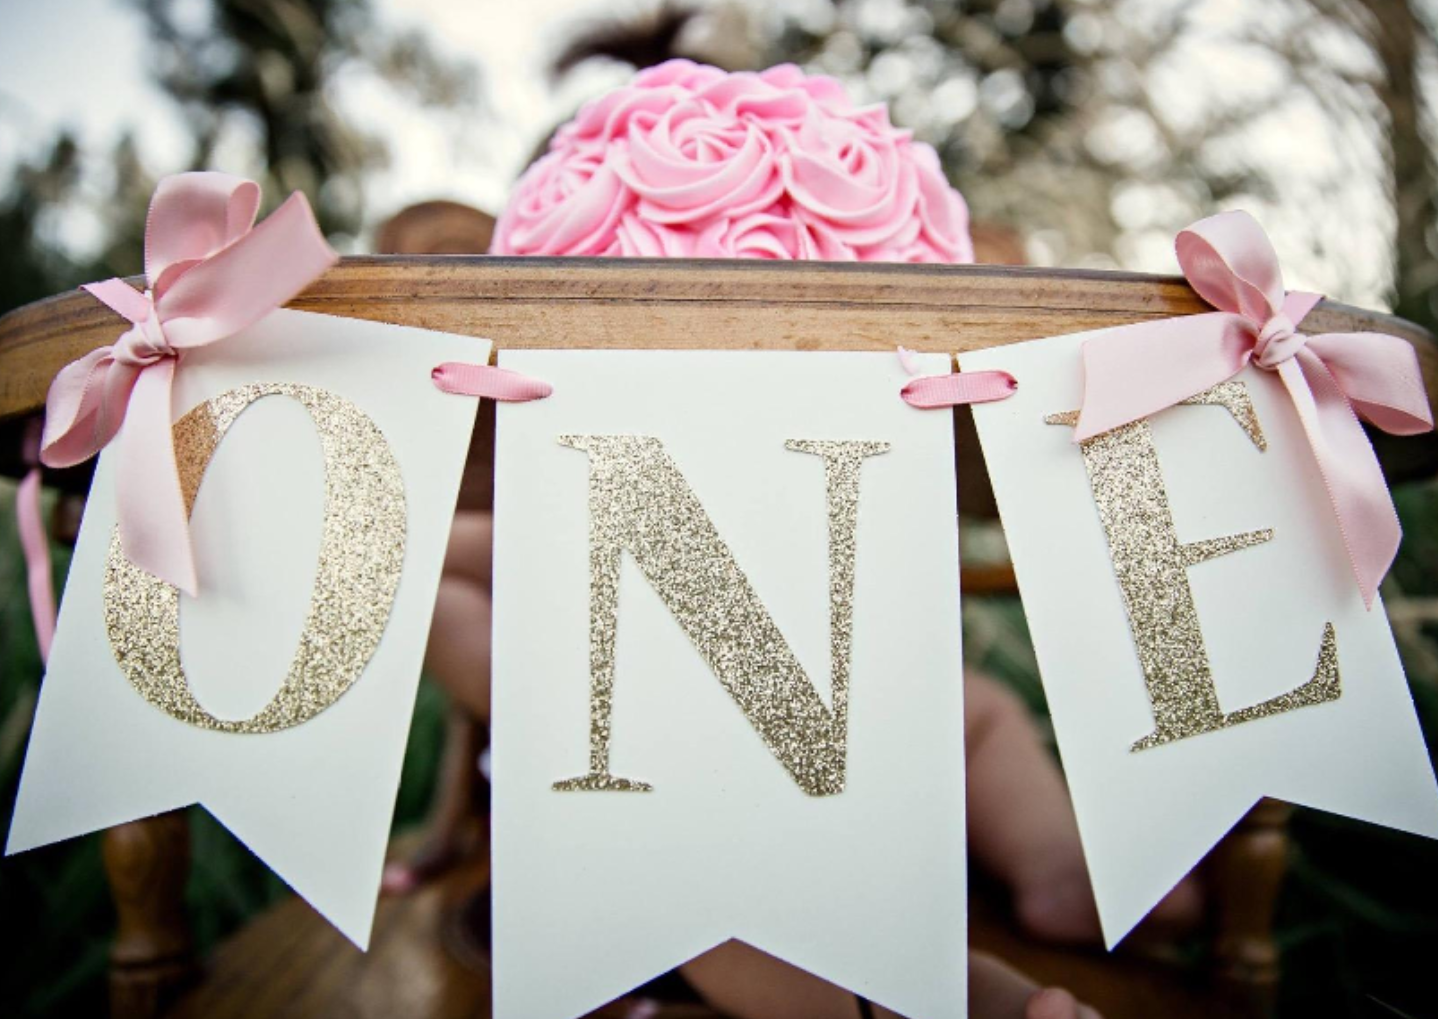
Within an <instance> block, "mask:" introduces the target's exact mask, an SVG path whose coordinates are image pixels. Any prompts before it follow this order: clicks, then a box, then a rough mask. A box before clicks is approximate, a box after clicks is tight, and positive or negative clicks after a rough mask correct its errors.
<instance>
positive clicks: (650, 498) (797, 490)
mask: <svg viewBox="0 0 1438 1019" xmlns="http://www.w3.org/2000/svg"><path fill="white" fill-rule="evenodd" d="M917 360H918V362H919V364H918V365H917V367H918V368H919V369H920V370H924V371H929V372H946V371H947V370H948V368H949V359H948V358H947V357H942V356H933V355H927V356H923V357H920V358H918V359H917ZM500 364H501V366H502V367H504V368H509V369H515V370H517V371H519V372H521V373H523V374H525V375H532V376H535V377H537V378H541V379H544V380H545V381H547V382H549V383H551V384H552V385H553V387H554V393H553V395H552V396H551V397H549V398H548V399H546V400H543V401H541V402H538V403H533V404H529V405H526V406H524V407H507V406H506V407H501V408H500V412H499V424H498V437H497V458H496V459H497V473H496V485H495V488H496V505H495V528H496V537H495V561H494V612H495V616H494V673H493V676H494V705H493V717H494V726H493V749H494V758H493V760H494V822H493V823H494V829H493V874H494V902H493V909H494V939H493V943H494V995H495V998H494V1009H495V1015H496V1016H498V1017H500V1019H505V1017H523V1019H570V1017H573V1016H578V1015H581V1014H583V1013H585V1012H588V1011H589V1010H591V1009H593V1008H594V1007H596V1006H598V1005H600V1004H601V1003H603V1002H605V1001H608V1000H610V999H612V998H614V997H616V996H618V995H620V994H622V993H624V992H625V991H627V990H629V989H631V988H633V987H635V986H636V985H638V984H640V983H643V982H644V981H646V980H648V979H650V978H652V977H654V976H656V975H658V974H660V973H662V972H664V971H665V970H667V969H669V968H671V967H673V966H675V965H677V964H679V963H682V962H684V961H685V960H687V959H690V958H693V957H694V956H696V955H698V954H700V953H702V952H704V951H706V950H707V949H709V948H711V947H713V946H715V945H718V944H721V943H723V942H725V941H727V940H729V939H739V940H741V941H744V942H747V943H748V944H750V945H753V946H755V947H757V948H760V949H763V950H764V951H766V952H769V953H771V954H772V955H775V956H777V957H779V958H781V959H784V960H786V961H788V962H790V963H793V964H795V965H797V966H800V967H802V968H803V969H806V970H808V971H810V972H812V973H814V974H817V975H818V976H821V977H823V978H825V979H827V980H830V981H832V982H834V983H837V984H839V985H841V986H843V987H846V988H848V989H850V990H852V991H854V992H855V993H857V994H861V995H863V996H864V997H866V998H869V999H871V1000H873V1001H875V1002H878V1003H879V1004H882V1005H884V1006H886V1007H888V1008H890V1009H893V1010H894V1011H896V1012H899V1013H901V1014H904V1015H913V1016H924V1017H942V1016H962V1015H963V1014H964V1012H965V1008H966V987H965V970H966V967H965V965H964V958H965V954H964V951H965V913H966V909H965V906H966V900H965V880H966V874H965V855H964V806H963V793H964V760H963V707H962V690H961V662H960V632H959V589H958V547H957V529H956V519H955V492H954V472H953V462H954V461H953V455H954V451H953V427H952V418H951V415H950V414H949V413H947V412H940V413H928V412H924V411H918V410H915V409H913V408H911V407H909V406H907V405H905V404H904V403H903V402H902V400H901V399H900V397H899V390H900V388H901V386H902V385H903V383H904V382H905V381H906V379H907V376H906V375H905V374H904V372H903V370H902V369H901V368H900V365H899V363H898V361H897V360H896V359H895V357H894V356H893V355H892V354H855V353H738V352H733V353H722V352H693V353H679V352H640V351H627V352H598V351H581V350H576V351H515V352H510V351H506V352H503V353H502V355H501V359H500Z"/></svg>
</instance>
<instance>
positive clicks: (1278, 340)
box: [1253, 311, 1308, 371]
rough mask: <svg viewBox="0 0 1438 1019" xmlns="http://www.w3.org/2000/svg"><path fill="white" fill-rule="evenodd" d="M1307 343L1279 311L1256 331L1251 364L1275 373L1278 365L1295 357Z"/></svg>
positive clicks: (1291, 322)
mask: <svg viewBox="0 0 1438 1019" xmlns="http://www.w3.org/2000/svg"><path fill="white" fill-rule="evenodd" d="M1307 342H1308V337H1306V336H1304V335H1303V334H1302V333H1300V332H1299V331H1298V329H1297V327H1295V326H1294V324H1293V320H1292V319H1290V318H1289V317H1288V316H1287V315H1285V314H1284V313H1283V312H1281V311H1280V312H1279V313H1278V314H1277V315H1274V316H1272V317H1271V318H1270V319H1269V320H1268V321H1267V322H1265V323H1264V324H1263V328H1262V329H1260V330H1259V331H1258V339H1257V340H1256V341H1255V342H1254V344H1253V363H1254V364H1256V365H1257V366H1258V367H1260V368H1263V369H1266V370H1267V371H1277V370H1278V366H1279V365H1280V364H1282V363H1283V362H1284V361H1287V360H1288V359H1289V358H1291V357H1295V356H1297V354H1298V352H1299V351H1300V350H1302V349H1303V347H1304V345H1305V344H1306V343H1307Z"/></svg>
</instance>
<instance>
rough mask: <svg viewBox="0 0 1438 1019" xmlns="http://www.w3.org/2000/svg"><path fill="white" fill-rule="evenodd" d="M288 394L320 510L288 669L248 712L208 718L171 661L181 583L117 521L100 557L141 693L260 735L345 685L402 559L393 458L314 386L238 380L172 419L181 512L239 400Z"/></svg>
mask: <svg viewBox="0 0 1438 1019" xmlns="http://www.w3.org/2000/svg"><path fill="white" fill-rule="evenodd" d="M266 396H288V397H290V398H291V399H294V400H297V401H299V403H300V404H301V405H302V406H303V407H304V408H305V410H307V411H308V412H309V415H310V417H311V418H312V419H313V420H314V423H315V427H316V428H317V429H318V431H319V438H320V448H321V450H322V451H323V453H324V472H325V508H324V528H323V534H322V536H321V539H320V553H319V564H318V566H317V568H316V570H315V583H314V588H313V593H312V595H311V597H310V608H309V613H308V614H307V616H306V618H305V628H304V632H303V633H301V634H300V642H299V647H298V648H297V649H296V651H295V657H294V660H293V661H292V662H291V663H290V670H289V674H288V675H287V676H286V677H285V681H284V683H283V685H281V687H280V689H279V691H278V692H277V693H276V694H275V696H274V698H273V699H272V700H271V701H270V702H269V703H268V704H266V705H265V706H264V707H263V708H262V709H260V711H259V712H258V713H256V714H254V715H252V716H251V717H249V718H244V719H239V720H235V721H227V720H225V719H221V718H216V717H215V716H214V715H212V714H210V713H209V712H208V711H206V710H205V709H204V708H203V707H201V705H200V703H199V701H197V700H195V695H194V693H193V691H191V689H190V683H189V680H188V679H186V677H185V670H184V667H183V666H182V665H181V664H180V593H179V591H178V589H176V588H175V587H173V586H171V585H170V584H167V583H165V582H164V581H163V580H159V579H158V578H156V577H154V576H151V575H150V574H149V573H146V572H145V571H144V570H141V569H140V568H139V567H137V566H135V565H134V564H132V563H131V562H130V561H129V560H128V559H126V558H125V554H124V552H123V551H122V550H121V548H120V535H119V530H118V529H117V530H116V532H115V534H114V536H113V537H112V538H111V539H110V551H109V555H108V557H107V559H106V563H105V580H104V595H105V630H106V632H107V634H108V635H109V638H110V648H111V650H112V651H113V652H114V655H115V661H116V662H117V663H119V666H120V670H121V671H122V672H124V674H125V677H126V678H127V679H128V680H129V681H130V684H131V685H132V686H133V687H134V688H135V689H136V690H137V691H139V693H140V696H141V697H144V698H145V700H147V701H149V702H150V703H151V704H153V705H154V706H155V707H157V708H159V709H160V710H161V711H163V712H165V714H167V715H170V716H172V717H174V718H177V719H179V720H180V721H182V722H188V723H189V724H191V725H196V726H199V727H201V728H203V729H216V730H218V731H220V732H243V733H261V732H275V731H277V730H280V729H287V728H289V727H290V726H292V725H298V724H299V723H301V722H304V721H308V720H309V719H311V718H313V717H314V716H315V715H318V714H319V713H320V712H321V711H323V710H324V709H325V708H327V707H329V706H330V705H331V704H333V703H334V702H335V701H337V700H339V698H340V696H341V695H342V694H343V693H344V692H345V691H346V690H348V689H349V688H350V686H351V685H353V683H354V681H355V680H356V679H358V678H359V676H360V673H361V672H363V671H364V668H365V665H366V664H368V662H369V659H370V656H371V655H373V654H374V651H375V648H376V647H377V646H378V645H379V641H380V637H381V636H382V635H383V634H384V629H385V626H386V624H387V623H388V622H389V614H390V609H391V608H392V607H393V605H394V595H395V590H396V589H397V588H398V587H399V578H400V573H401V572H402V570H403V568H404V543H405V529H406V518H405V500H404V482H403V479H402V478H401V476H400V471H399V464H398V462H397V461H396V460H395V458H394V454H393V453H392V452H391V451H390V448H389V443H388V442H386V441H385V437H384V435H383V434H382V433H381V432H380V430H379V428H378V427H377V426H376V425H375V423H374V422H373V421H371V420H370V419H369V417H368V416H366V415H365V413H364V412H363V411H361V410H360V409H359V408H358V407H356V406H355V405H354V404H352V403H350V402H349V401H348V400H345V399H342V398H340V397H338V396H336V395H335V394H334V393H330V392H326V391H325V390H323V389H315V388H313V387H311V386H301V385H294V384H291V383H279V382H265V383H257V384H254V385H248V386H239V387H237V388H235V389H231V390H229V391H228V392H225V393H222V394H220V395H219V396H217V397H215V398H214V399H212V400H209V401H207V402H205V403H202V404H200V405H199V406H197V407H195V408H194V409H193V410H191V411H190V412H189V413H188V414H186V415H185V416H184V417H182V418H181V419H180V420H179V421H177V422H175V428H174V436H175V458H176V462H177V463H178V465H179V469H180V489H181V491H182V493H183V494H184V499H185V511H186V512H187V513H189V512H191V511H193V509H194V506H195V495H196V493H197V492H198V491H199V488H200V481H201V479H202V478H203V477H204V474H205V469H206V468H207V467H208V466H209V463H210V460H211V458H212V457H213V456H214V455H215V450H216V449H217V448H218V447H219V444H220V440H221V439H223V438H224V437H225V433H226V432H227V431H228V430H229V428H230V425H232V424H234V422H235V419H236V418H237V417H239V415H240V413H241V412H242V411H244V409H245V408H246V407H248V406H250V405H251V404H252V403H254V402H255V401H257V400H260V399H263V398H264V397H266Z"/></svg>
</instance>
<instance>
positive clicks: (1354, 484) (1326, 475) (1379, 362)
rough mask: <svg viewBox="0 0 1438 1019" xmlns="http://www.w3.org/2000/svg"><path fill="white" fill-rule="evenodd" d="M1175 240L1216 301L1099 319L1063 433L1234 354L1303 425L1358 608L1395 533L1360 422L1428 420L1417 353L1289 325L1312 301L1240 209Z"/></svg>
mask: <svg viewBox="0 0 1438 1019" xmlns="http://www.w3.org/2000/svg"><path fill="white" fill-rule="evenodd" d="M1175 246H1176V248H1177V251H1178V263H1179V265H1180V266H1181V267H1182V268H1183V273H1184V276H1185V277H1186V278H1187V279H1188V282H1189V284H1190V285H1191V286H1192V287H1193V289H1194V290H1195V291H1197V292H1198V294H1199V296H1200V297H1202V298H1203V299H1204V300H1205V301H1207V302H1208V303H1209V304H1211V305H1213V307H1214V308H1216V309H1218V310H1217V311H1212V312H1209V313H1208V314H1204V315H1192V316H1188V317H1184V318H1176V319H1166V320H1164V321H1162V322H1145V323H1140V324H1138V325H1133V326H1124V327H1121V328H1118V329H1110V330H1107V331H1105V332H1104V333H1103V334H1101V335H1099V336H1097V337H1095V338H1094V339H1092V340H1089V341H1088V342H1087V343H1085V344H1084V345H1083V365H1084V399H1083V407H1082V409H1081V410H1080V412H1079V420H1078V426H1077V427H1076V428H1075V429H1074V441H1076V442H1082V441H1083V440H1085V439H1089V438H1092V437H1093V436H1095V435H1098V434H1100V433H1102V432H1107V431H1110V430H1111V429H1114V428H1120V427H1122V426H1124V425H1126V424H1129V423H1131V422H1133V421H1137V420H1139V419H1140V418H1145V417H1148V416H1149V415H1150V414H1154V413H1157V412H1158V411H1160V410H1163V409H1164V408H1166V407H1172V406H1173V405H1174V404H1176V403H1180V402H1182V401H1184V400H1186V399H1188V398H1189V397H1191V396H1195V395H1197V394H1198V393H1201V392H1203V391H1204V390H1206V389H1210V388H1212V387H1213V386H1216V385H1218V384H1219V383H1220V382H1222V381H1224V380H1225V379H1228V378H1231V377H1233V376H1234V375H1236V374H1237V373H1238V372H1240V371H1242V370H1243V368H1244V367H1245V366H1246V365H1249V364H1252V365H1254V366H1256V367H1258V368H1263V369H1265V370H1267V371H1270V372H1273V373H1274V374H1276V375H1277V376H1278V377H1279V379H1281V380H1282V382H1283V386H1284V389H1285V390H1286V391H1287V392H1288V396H1289V398H1290V399H1291V400H1292V402H1293V407H1294V410H1295V412H1296V413H1297V414H1298V418H1299V421H1300V422H1301V423H1302V425H1303V430H1304V433H1305V434H1306V435H1307V437H1308V444H1309V446H1311V447H1312V449H1313V457H1314V459H1315V460H1316V461H1317V464H1318V469H1319V472H1320V473H1321V474H1322V476H1323V482H1324V485H1325V486H1326V487H1327V489H1328V498H1329V502H1330V503H1331V504H1332V507H1333V514H1334V516H1335V517H1336V518H1337V520H1338V529H1339V531H1340V533H1341V534H1342V537H1343V544H1344V546H1345V548H1346V549H1347V551H1348V558H1349V561H1350V563H1351V564H1352V566H1353V573H1354V576H1355V577H1356V578H1357V580H1358V588H1359V591H1360V592H1361V593H1362V595H1363V601H1364V603H1365V604H1366V605H1369V606H1371V605H1372V604H1373V599H1374V597H1376V595H1377V593H1378V583H1379V581H1381V580H1382V579H1383V576H1384V574H1385V573H1387V572H1388V567H1389V566H1390V565H1391V564H1392V562H1393V556H1394V555H1395V554H1396V553H1397V551H1398V542H1399V540H1400V538H1401V537H1402V532H1401V530H1400V528H1399V526H1398V515H1397V513H1396V512H1395V511H1394V509H1393V499H1392V497H1391V496H1390V495H1389V493H1388V484H1387V482H1386V481H1385V480H1384V478H1383V470H1382V468H1380V467H1379V465H1378V458H1377V457H1376V456H1375V455H1374V453H1373V447H1372V445H1370V444H1369V442H1368V437H1367V436H1366V435H1365V434H1364V432H1363V426H1362V424H1361V423H1360V421H1359V419H1360V418H1362V419H1363V420H1364V421H1367V422H1369V423H1370V424H1372V425H1374V426H1375V427H1377V428H1381V429H1382V430H1383V431H1385V432H1389V433H1391V434H1393V435H1416V434H1418V433H1419V432H1426V431H1430V430H1431V429H1432V428H1433V415H1432V411H1431V410H1430V408H1429V405H1428V395H1427V393H1425V392H1424V389H1423V376H1422V373H1421V371H1420V370H1419V366H1418V355H1417V353H1416V352H1415V351H1414V350H1413V346H1412V344H1410V343H1408V342H1407V341H1405V340H1402V339H1400V338H1399V337H1396V336H1388V335H1385V334H1383V333H1320V334H1309V335H1305V334H1303V333H1300V332H1298V324H1299V323H1301V322H1302V321H1303V317H1304V316H1305V315H1307V314H1308V312H1309V311H1311V310H1312V309H1313V307H1314V305H1316V304H1317V303H1318V302H1319V300H1320V298H1319V296H1318V295H1317V294H1305V293H1301V292H1298V291H1285V290H1284V287H1283V275H1282V273H1281V272H1280V270H1279V267H1278V255H1277V254H1276V253H1275V252H1274V250H1273V245H1272V244H1270V243H1269V241H1268V238H1267V237H1266V236H1265V235H1264V233H1263V229H1262V228H1261V227H1260V226H1259V225H1258V223H1257V222H1255V221H1254V219H1253V217H1251V216H1249V215H1248V214H1247V213H1244V212H1225V213H1220V214H1219V215H1217V216H1210V217H1209V218H1208V219H1204V220H1200V221H1199V222H1197V223H1195V224H1194V225H1193V226H1191V227H1189V228H1188V229H1187V230H1184V231H1183V232H1181V233H1180V234H1179V235H1178V241H1177V244H1176V245H1175Z"/></svg>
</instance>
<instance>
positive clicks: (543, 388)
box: [429, 361, 554, 403]
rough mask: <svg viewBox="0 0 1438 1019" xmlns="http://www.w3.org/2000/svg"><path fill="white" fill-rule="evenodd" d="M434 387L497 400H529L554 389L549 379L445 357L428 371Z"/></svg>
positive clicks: (543, 396) (525, 401)
mask: <svg viewBox="0 0 1438 1019" xmlns="http://www.w3.org/2000/svg"><path fill="white" fill-rule="evenodd" d="M429 377H430V378H431V379H433V380H434V384H435V388H437V389H439V390H441V391H442V392H446V393H456V394H458V395H460V396H482V397H484V398H485V399H486V400H498V401H499V402H500V403H528V402H529V401H530V400H542V399H544V398H545V397H546V396H549V395H550V394H551V393H553V392H554V387H553V386H551V385H550V384H549V383H548V382H542V381H540V380H539V379H532V378H530V377H529V376H528V375H521V374H519V372H513V371H510V370H509V369H507V368H496V367H494V366H493V365H488V364H465V363H463V362H462V361H446V362H444V364H442V365H439V366H438V367H436V368H435V369H434V371H432V372H430V374H429Z"/></svg>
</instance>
